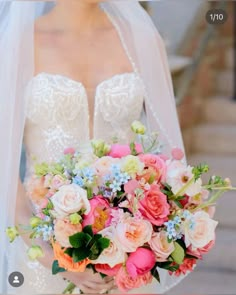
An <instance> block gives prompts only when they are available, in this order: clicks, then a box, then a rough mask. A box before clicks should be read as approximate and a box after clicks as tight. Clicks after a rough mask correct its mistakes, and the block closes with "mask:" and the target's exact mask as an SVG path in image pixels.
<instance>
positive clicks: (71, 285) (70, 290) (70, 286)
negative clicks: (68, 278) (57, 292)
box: [62, 282, 76, 294]
mask: <svg viewBox="0 0 236 295" xmlns="http://www.w3.org/2000/svg"><path fill="white" fill-rule="evenodd" d="M75 288H76V285H75V284H74V283H72V282H70V283H69V284H68V286H67V287H66V288H65V290H64V291H63V292H62V294H72V293H73V291H74V290H75Z"/></svg>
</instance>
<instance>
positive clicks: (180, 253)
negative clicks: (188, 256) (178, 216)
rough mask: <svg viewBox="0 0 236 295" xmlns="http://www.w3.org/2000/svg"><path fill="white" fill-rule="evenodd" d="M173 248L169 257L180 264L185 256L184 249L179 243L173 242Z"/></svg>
mask: <svg viewBox="0 0 236 295" xmlns="http://www.w3.org/2000/svg"><path fill="white" fill-rule="evenodd" d="M174 246H175V250H174V252H172V253H171V257H172V258H173V259H174V261H175V262H176V263H177V264H182V263H183V261H184V257H185V252H184V249H183V248H182V247H181V246H180V244H179V243H177V242H174Z"/></svg>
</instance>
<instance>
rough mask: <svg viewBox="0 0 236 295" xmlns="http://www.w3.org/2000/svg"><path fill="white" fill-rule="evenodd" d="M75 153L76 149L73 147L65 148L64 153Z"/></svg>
mask: <svg viewBox="0 0 236 295" xmlns="http://www.w3.org/2000/svg"><path fill="white" fill-rule="evenodd" d="M74 153H75V149H74V148H72V147H69V148H66V149H64V155H67V154H71V155H74Z"/></svg>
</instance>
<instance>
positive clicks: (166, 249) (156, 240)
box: [149, 231, 175, 262]
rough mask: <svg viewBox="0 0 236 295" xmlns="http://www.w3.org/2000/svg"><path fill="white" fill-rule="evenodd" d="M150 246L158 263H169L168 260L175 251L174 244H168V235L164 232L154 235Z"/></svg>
mask: <svg viewBox="0 0 236 295" xmlns="http://www.w3.org/2000/svg"><path fill="white" fill-rule="evenodd" d="M149 245H150V247H151V249H152V250H153V252H154V254H155V256H156V261H158V262H164V261H167V258H168V257H169V256H170V254H171V253H172V252H173V251H174V250H175V246H174V243H173V242H171V243H169V242H168V238H167V234H166V232H164V231H161V232H156V233H154V234H153V235H152V239H151V241H150V242H149Z"/></svg>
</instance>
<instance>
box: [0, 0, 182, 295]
mask: <svg viewBox="0 0 236 295" xmlns="http://www.w3.org/2000/svg"><path fill="white" fill-rule="evenodd" d="M48 5H50V4H48V3H46V2H45V3H40V2H33V1H28V2H27V1H23V2H21V1H13V2H12V1H7V2H0V56H1V67H0V138H1V145H0V163H1V169H0V192H1V232H0V240H1V251H0V288H1V292H3V293H6V292H7V291H9V288H8V287H9V286H8V284H7V277H8V274H9V273H10V272H12V271H15V270H19V271H20V270H21V269H25V268H28V267H27V266H26V264H24V263H23V262H22V260H21V259H22V258H20V256H21V257H24V255H23V254H22V253H23V252H24V248H23V246H17V244H13V245H12V246H11V247H10V246H9V244H8V241H7V238H6V237H5V232H4V230H5V228H6V227H7V226H8V225H13V224H14V218H15V210H16V207H15V201H16V191H17V180H18V170H19V159H20V150H21V143H22V138H23V129H24V124H25V116H26V113H27V110H26V104H25V99H24V98H25V91H26V86H27V85H28V83H29V81H31V80H32V78H33V73H34V62H33V61H34V58H33V52H34V48H33V44H34V42H33V40H34V39H33V37H34V20H35V18H36V17H37V16H39V15H41V14H42V13H45V12H46V11H47V10H48ZM103 9H104V10H105V12H106V13H107V14H108V16H109V18H110V20H111V21H112V23H113V24H114V26H115V27H116V29H117V31H118V33H119V35H120V38H121V43H122V45H123V46H124V49H125V50H126V53H127V54H128V56H129V58H130V62H131V63H132V65H133V68H134V69H135V73H136V74H137V73H139V75H140V77H141V78H142V81H143V83H144V86H145V101H144V103H145V110H146V114H147V118H146V119H147V122H148V125H149V127H150V129H152V130H159V131H160V139H161V141H162V142H163V143H164V147H165V151H166V152H167V153H169V152H170V149H171V148H172V147H174V146H179V147H182V138H181V134H180V130H179V125H178V120H177V115H176V109H175V102H174V95H173V90H172V85H171V79H170V73H169V70H168V65H167V60H166V54H165V50H164V45H163V42H162V40H161V38H160V36H159V34H158V32H157V31H156V29H155V27H154V25H153V24H152V22H151V20H150V18H149V16H148V15H147V14H146V13H145V12H144V11H143V10H142V9H141V7H140V6H139V4H138V3H137V2H136V1H130V0H127V1H109V2H106V3H104V4H103ZM58 74H60V73H58ZM45 77H46V76H45ZM38 79H39V78H38ZM57 79H58V78H57ZM66 81H67V82H72V81H68V80H66ZM112 81H113V80H112ZM51 85H52V84H51ZM79 85H80V86H81V89H82V85H81V84H79V83H78V84H77V86H79ZM31 89H32V88H31ZM68 91H71V89H70V90H69V89H68ZM79 96H80V97H82V96H81V94H80V95H79ZM26 97H27V96H26ZM84 97H85V96H84ZM97 97H99V95H97ZM31 98H32V97H31ZM140 101H141V100H140ZM31 115H32V114H31ZM135 115H136V114H135ZM27 116H28V117H27V122H28V119H29V117H30V111H29V113H28V115H27ZM31 118H32V116H31ZM27 122H26V124H27ZM117 122H118V120H117ZM28 126H29V125H28ZM34 127H36V126H34ZM115 130H117V129H115ZM85 131H86V130H85ZM31 132H33V129H31V130H30V131H29V129H28V131H27V125H26V133H25V135H26V138H25V139H26V142H27V133H28V135H29V134H30V133H31ZM31 134H32V133H31ZM95 134H96V133H95ZM41 135H42V134H41ZM41 135H40V136H41ZM36 138H37V137H36ZM30 142H31V144H30ZM30 147H31V148H32V141H31V140H30V137H28V149H30ZM33 150H35V149H34V148H33ZM49 154H50V155H51V152H50V153H48V155H49ZM18 243H19V244H20V240H19V242H18ZM21 254H22V255H21ZM28 275H30V271H29V272H27V273H26V277H27V276H28ZM44 276H46V277H47V278H50V281H49V284H50V282H51V275H50V271H49V270H45V272H44ZM161 277H162V285H161V286H160V285H158V284H156V285H153V289H152V292H153V293H162V292H164V291H166V290H168V289H169V288H170V287H172V286H173V285H174V284H176V283H178V281H179V280H180V278H174V277H170V276H169V275H168V274H167V272H166V271H161ZM39 280H40V278H39ZM53 280H54V281H53V282H52V283H51V284H50V285H51V287H47V284H46V283H45V284H44V287H45V288H46V290H47V291H43V290H42V291H41V293H59V292H60V290H61V288H59V290H58V289H57V287H60V284H61V279H60V278H59V277H58V278H54V279H53ZM55 281H56V282H58V283H55ZM28 283H29V282H28ZM28 283H26V285H25V286H27V284H28ZM63 283H64V282H63ZM54 288H56V289H54ZM36 289H37V288H36ZM27 290H29V291H28V292H30V293H33V291H32V289H30V288H29V289H27V288H26V291H25V293H24V294H26V293H27ZM54 290H55V291H54ZM17 292H19V290H17ZM35 292H37V293H40V290H39V289H37V290H36V291H35ZM144 292H147V291H145V290H144Z"/></svg>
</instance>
